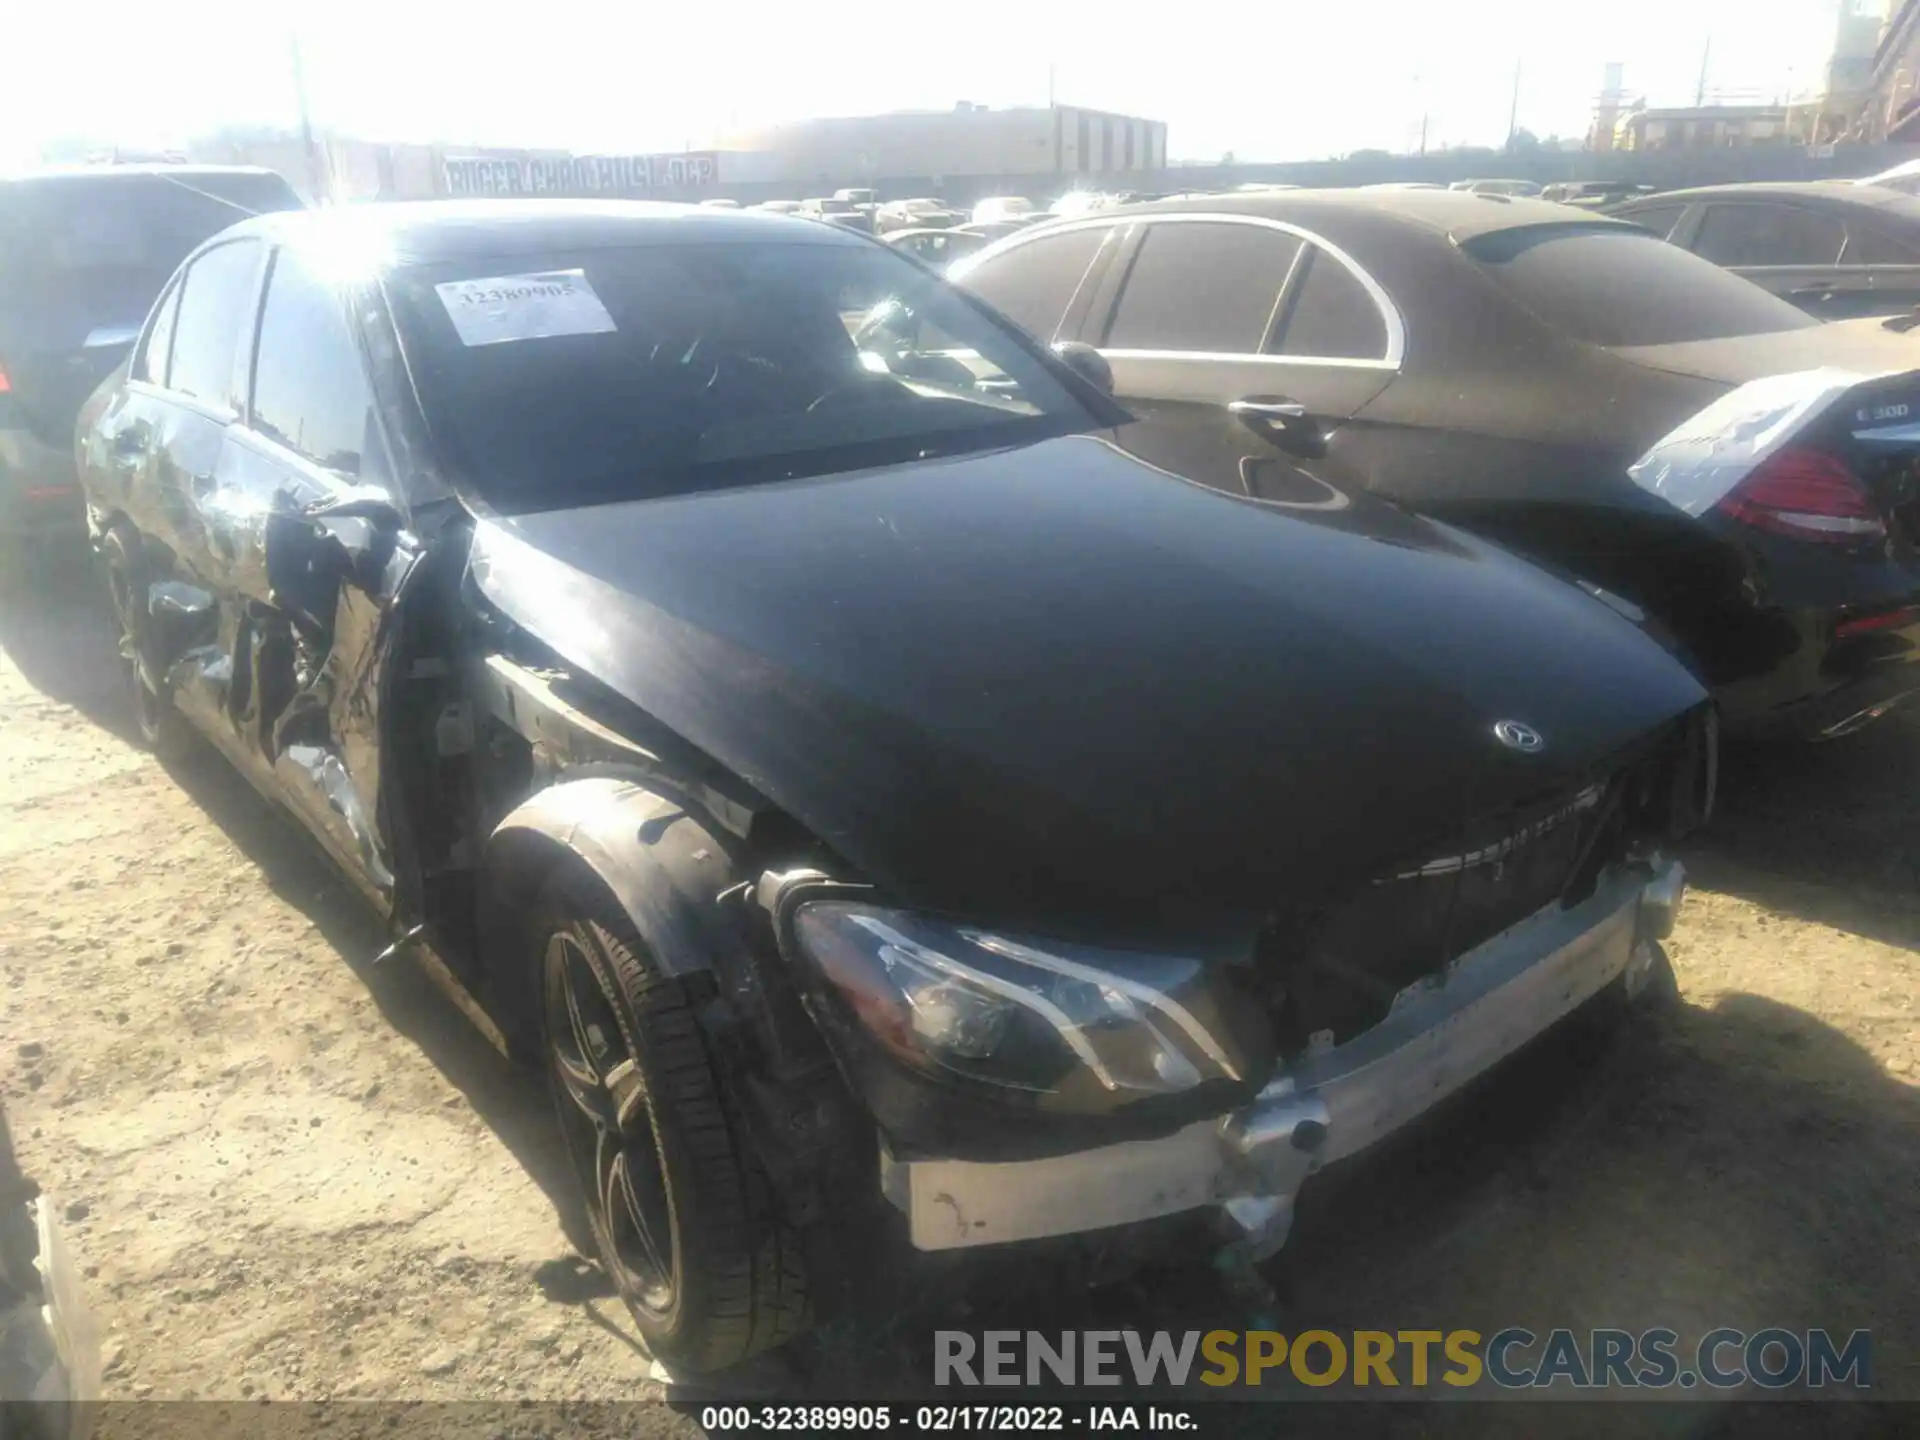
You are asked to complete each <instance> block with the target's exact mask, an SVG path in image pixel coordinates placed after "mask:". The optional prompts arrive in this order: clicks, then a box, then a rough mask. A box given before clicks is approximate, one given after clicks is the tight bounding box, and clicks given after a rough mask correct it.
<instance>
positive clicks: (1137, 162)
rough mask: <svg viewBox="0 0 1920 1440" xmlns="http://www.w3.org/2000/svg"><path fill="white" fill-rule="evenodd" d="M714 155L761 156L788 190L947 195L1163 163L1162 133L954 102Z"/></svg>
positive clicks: (1104, 117) (805, 124)
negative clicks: (852, 189) (859, 188)
mask: <svg viewBox="0 0 1920 1440" xmlns="http://www.w3.org/2000/svg"><path fill="white" fill-rule="evenodd" d="M715 148H717V149H719V150H721V151H731V152H736V153H746V154H754V155H759V156H762V157H764V163H765V165H766V168H767V178H768V180H769V181H770V182H771V183H772V184H773V185H775V186H778V187H783V188H784V189H787V190H792V191H795V192H796V193H797V192H799V191H805V192H807V193H810V194H811V193H818V192H820V191H822V190H827V191H830V190H832V189H834V188H835V187H839V186H854V185H859V186H868V187H871V188H874V189H878V190H882V191H899V190H903V189H904V190H907V191H913V190H939V191H941V193H946V192H947V191H949V190H968V189H978V188H982V187H983V186H984V187H985V188H989V189H990V188H994V187H995V186H998V185H1000V184H1002V183H1007V182H1014V181H1017V180H1022V179H1026V180H1029V182H1032V181H1038V180H1040V179H1041V177H1047V178H1048V179H1049V180H1051V179H1052V178H1054V177H1058V178H1060V179H1061V180H1063V181H1065V182H1069V183H1070V182H1071V181H1073V180H1075V179H1078V178H1082V177H1084V178H1088V179H1100V180H1105V181H1117V180H1119V179H1121V178H1122V177H1125V176H1127V175H1137V174H1141V173H1144V172H1147V171H1153V170H1159V169H1162V168H1163V167H1164V166H1165V165H1166V163H1167V127H1166V125H1165V124H1164V123H1163V122H1161V121H1158V120H1144V119H1141V118H1139V117H1137V116H1132V115H1115V114H1110V113H1108V112H1106V111H1102V110H1086V109H1082V108H1081V107H1079V106H1077V105H1050V106H1046V107H1034V108H1026V109H1009V110H993V109H989V108H988V107H986V106H984V105H971V104H967V103H965V102H962V103H961V104H959V105H956V106H955V107H954V108H953V109H951V110H932V111H901V112H898V113H895V114H890V115H861V116H850V117H845V118H838V119H821V120H799V121H795V122H793V123H791V124H785V125H774V126H768V127H765V128H763V129H758V130H751V131H746V132H742V133H739V134H734V135H729V136H727V137H725V139H724V140H723V141H722V142H721V143H720V144H719V145H718V146H717V147H715ZM1029 188H1031V186H1030V187H1029ZM1040 188H1042V189H1045V188H1048V186H1047V185H1046V184H1042V185H1041V186H1040Z"/></svg>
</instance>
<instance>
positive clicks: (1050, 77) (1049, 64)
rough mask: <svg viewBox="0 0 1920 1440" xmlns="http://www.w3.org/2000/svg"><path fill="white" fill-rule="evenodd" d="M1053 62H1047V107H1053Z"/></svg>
mask: <svg viewBox="0 0 1920 1440" xmlns="http://www.w3.org/2000/svg"><path fill="white" fill-rule="evenodd" d="M1053 68H1054V67H1053V62H1052V61H1051V60H1049V61H1048V62H1047V109H1049V110H1051V109H1053Z"/></svg>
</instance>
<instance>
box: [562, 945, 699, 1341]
mask: <svg viewBox="0 0 1920 1440" xmlns="http://www.w3.org/2000/svg"><path fill="white" fill-rule="evenodd" d="M544 982H545V1001H546V1004H545V1010H546V1027H547V1037H546V1038H547V1054H548V1056H549V1057H550V1062H551V1063H550V1065H549V1067H548V1073H549V1078H550V1080H551V1083H552V1085H553V1098H554V1106H555V1108H556V1109H557V1110H558V1112H559V1115H560V1128H561V1132H562V1134H563V1135H564V1136H565V1138H566V1142H567V1153H568V1156H569V1157H570V1158H571V1159H572V1161H573V1168H574V1176H575V1178H576V1179H577V1180H578V1181H579V1184H580V1192H581V1194H582V1195H583V1196H585V1197H586V1201H587V1211H588V1216H589V1220H590V1222H591V1224H592V1226H593V1231H594V1238H595V1240H596V1241H597V1242H598V1243H599V1245H600V1249H601V1252H602V1258H603V1259H604V1260H605V1262H606V1263H607V1265H608V1267H609V1269H611V1270H612V1272H613V1277H612V1278H613V1280H614V1283H615V1284H616V1285H617V1286H618V1287H619V1289H620V1293H621V1294H622V1295H624V1296H625V1297H627V1299H628V1300H629V1301H630V1302H631V1303H633V1304H635V1305H637V1306H639V1307H641V1308H643V1309H645V1310H648V1311H651V1312H653V1313H654V1314H657V1315H662V1316H665V1315H667V1314H669V1313H671V1311H672V1309H673V1297H674V1274H675V1268H674V1247H673V1236H674V1224H673V1219H674V1217H673V1198H672V1196H671V1195H670V1194H669V1192H668V1190H667V1178H666V1161H665V1158H664V1157H663V1156H662V1155H661V1153H660V1141H659V1137H658V1136H657V1134H656V1133H655V1130H654V1123H653V1109H652V1105H651V1103H650V1100H649V1097H648V1093H647V1083H646V1079H645V1075H644V1073H643V1072H642V1070H641V1069H640V1062H639V1059H638V1057H637V1056H636V1055H635V1054H634V1047H633V1043H632V1041H631V1040H630V1039H629V1038H628V1036H627V1031H626V1027H624V1026H623V1025H622V1024H621V1023H620V1019H619V1014H618V1008H617V1007H618V1001H617V1000H616V999H615V998H614V996H613V995H612V994H611V993H609V986H608V983H607V981H606V980H605V979H603V978H602V976H601V974H600V971H599V969H598V968H597V967H596V966H595V964H594V961H593V959H592V957H590V956H589V955H588V953H587V949H586V947H585V946H584V945H583V944H582V943H581V941H580V939H579V937H577V936H576V935H574V934H572V933H571V932H569V931H566V930H562V931H558V932H556V933H554V934H552V935H550V936H548V938H547V953H546V956H545V959H544Z"/></svg>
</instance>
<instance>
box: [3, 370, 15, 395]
mask: <svg viewBox="0 0 1920 1440" xmlns="http://www.w3.org/2000/svg"><path fill="white" fill-rule="evenodd" d="M12 389H13V382H12V381H11V380H9V379H7V367H6V366H4V365H0V395H5V394H6V393H7V392H8V391H10V390H12Z"/></svg>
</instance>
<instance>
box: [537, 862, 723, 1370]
mask: <svg viewBox="0 0 1920 1440" xmlns="http://www.w3.org/2000/svg"><path fill="white" fill-rule="evenodd" d="M595 908H598V907H593V906H590V905H588V904H586V903H583V902H582V901H581V900H580V899H578V898H576V895H575V893H574V891H573V889H572V887H571V886H570V885H568V884H567V883H566V882H565V881H562V882H561V883H558V884H556V885H554V886H552V887H549V889H548V891H547V892H546V894H545V895H544V896H543V897H542V900H541V903H540V912H539V919H538V922H537V924H536V925H535V926H534V931H535V937H536V939H535V950H534V956H535V961H534V963H535V964H536V965H537V966H538V967H539V972H538V981H539V983H538V985H537V988H536V994H537V996H538V1004H539V1006H540V1066H541V1069H542V1071H543V1073H544V1075H545V1078H546V1084H547V1090H548V1094H549V1096H550V1097H551V1099H552V1101H553V1104H554V1107H555V1110H556V1117H555V1118H556V1123H559V1122H560V1120H561V1118H562V1115H563V1112H561V1109H560V1107H562V1106H565V1105H568V1104H570V1103H571V1102H569V1101H568V1100H567V1099H566V1097H565V1095H564V1093H563V1091H562V1088H561V1085H560V1082H559V1079H558V1077H557V1076H556V1074H555V1067H554V1058H553V1054H552V1048H551V1041H550V1039H549V1032H548V1017H547V1014H546V1009H547V985H546V974H545V969H546V964H547V949H548V946H549V944H550V942H551V940H552V938H553V937H554V936H555V935H556V934H566V935H568V936H570V937H571V938H572V939H573V941H574V942H575V943H576V944H578V945H579V946H580V949H581V951H582V953H584V954H585V955H586V957H587V960H588V963H589V964H590V965H591V966H592V967H593V968H594V971H595V973H596V975H597V976H598V978H599V980H600V984H601V987H602V989H603V990H604V991H605V993H606V994H607V996H608V997H609V998H610V999H611V1000H612V1002H613V1008H614V1014H615V1018H616V1019H617V1021H618V1023H619V1025H620V1027H621V1031H622V1036H621V1038H622V1041H623V1042H624V1043H625V1044H626V1046H627V1047H628V1053H629V1054H631V1055H632V1056H633V1057H634V1060H635V1063H636V1064H637V1065H638V1066H639V1068H640V1073H641V1075H642V1077H643V1079H644V1081H645V1083H646V1087H647V1097H648V1103H647V1116H648V1121H649V1123H650V1124H651V1127H652V1130H653V1141H654V1145H655V1146H656V1147H657V1149H658V1151H659V1155H660V1161H661V1168H662V1172H663V1175H664V1179H665V1188H666V1193H667V1211H668V1225H669V1231H670V1233H669V1236H668V1244H669V1247H670V1251H671V1256H672V1258H671V1261H670V1265H671V1268H672V1272H673V1273H672V1276H671V1283H672V1292H673V1293H672V1297H671V1302H670V1303H669V1305H668V1306H667V1307H666V1308H665V1309H662V1310H656V1309H653V1308H652V1307H650V1306H648V1305H646V1304H645V1303H643V1302H642V1301H641V1299H640V1297H639V1296H637V1295H634V1294H631V1293H629V1292H628V1291H627V1290H626V1289H625V1287H621V1289H620V1298H621V1299H622V1301H624V1302H625V1304H626V1306H627V1310H628V1312H629V1313H630V1314H631V1315H632V1316H633V1318H634V1323H635V1324H636V1325H637V1326H638V1327H639V1329H640V1332H641V1334H642V1336H643V1337H645V1339H646V1340H647V1343H648V1346H649V1348H650V1349H652V1350H653V1351H654V1353H655V1354H656V1355H657V1356H669V1355H672V1354H673V1353H674V1352H675V1351H676V1350H677V1349H678V1348H680V1346H681V1344H682V1343H683V1342H684V1341H685V1340H687V1339H688V1338H689V1337H688V1336H687V1334H686V1332H687V1330H688V1328H689V1327H688V1324H687V1322H688V1319H689V1317H691V1316H694V1315H698V1314H699V1313H700V1310H701V1301H702V1296H701V1295H700V1293H699V1291H700V1276H701V1271H702V1267H701V1266H700V1264H699V1263H698V1258H697V1256H695V1255H694V1254H693V1253H692V1247H693V1245H694V1244H695V1243H696V1242H695V1238H694V1230H695V1227H692V1226H689V1225H688V1224H687V1223H686V1221H687V1217H688V1216H689V1215H691V1214H692V1213H694V1207H696V1206H697V1205H698V1204H699V1197H698V1195H697V1194H696V1193H695V1190H696V1185H695V1179H696V1173H697V1172H696V1170H695V1167H694V1165H693V1163H692V1161H691V1158H690V1157H689V1156H688V1155H687V1154H686V1146H685V1143H684V1139H683V1137H682V1135H681V1133H680V1130H679V1127H678V1126H676V1125H675V1124H674V1123H673V1115H672V1109H671V1094H670V1089H669V1087H668V1086H667V1085H666V1084H665V1083H664V1082H663V1080H662V1079H661V1077H660V1075H659V1073H658V1069H657V1066H656V1064H655V1060H654V1057H653V1056H652V1055H651V1054H650V1053H649V1049H648V1046H647V1042H646V1038H645V1032H646V1027H645V1025H644V1023H643V1022H642V1020H641V1017H640V1015H639V1014H638V1013H637V1011H636V1009H635V1007H634V1004H633V1000H632V997H631V996H630V995H629V994H628V993H627V987H626V986H625V985H623V984H622V983H621V982H620V978H619V972H618V970H617V968H616V966H615V965H614V963H613V961H612V960H611V959H610V957H609V956H608V955H607V954H606V952H605V949H604V947H603V942H602V939H601V935H600V933H599V927H598V926H597V925H596V924H594V923H593V922H592V921H591V920H589V919H587V918H585V917H586V916H587V915H589V914H591V913H592V911H593V909H595ZM635 959H636V960H638V961H639V962H640V963H641V965H643V966H644V967H646V968H647V970H648V971H649V973H650V974H655V975H657V974H658V971H657V969H656V968H655V966H654V964H653V959H652V956H651V955H650V954H648V953H647V952H645V951H644V950H639V951H636V952H635ZM562 1143H563V1144H567V1145H569V1146H571V1143H572V1142H571V1141H570V1140H568V1139H567V1138H566V1137H565V1135H564V1134H563V1137H562ZM569 1159H570V1161H572V1160H573V1157H572V1156H571V1155H570V1156H569ZM574 1169H575V1184H576V1187H579V1185H580V1182H579V1179H578V1169H579V1166H578V1164H577V1162H575V1164H574ZM581 1188H582V1193H581V1194H580V1195H579V1196H578V1199H579V1200H580V1201H581V1202H582V1206H583V1208H584V1210H585V1213H586V1220H587V1227H588V1229H589V1231H590V1232H591V1234H592V1236H593V1240H594V1244H595V1246H596V1247H597V1248H598V1250H599V1251H600V1260H601V1264H602V1266H603V1268H605V1269H606V1270H607V1271H608V1274H609V1275H610V1276H613V1275H615V1274H616V1272H615V1270H614V1268H613V1266H612V1265H611V1263H610V1259H611V1257H612V1256H613V1255H614V1253H615V1252H614V1247H613V1244H612V1239H611V1236H610V1235H609V1234H608V1233H607V1225H606V1218H605V1215H604V1214H603V1212H602V1209H601V1206H600V1203H599V1200H598V1197H597V1196H593V1195H588V1194H585V1193H584V1188H583V1187H581Z"/></svg>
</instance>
